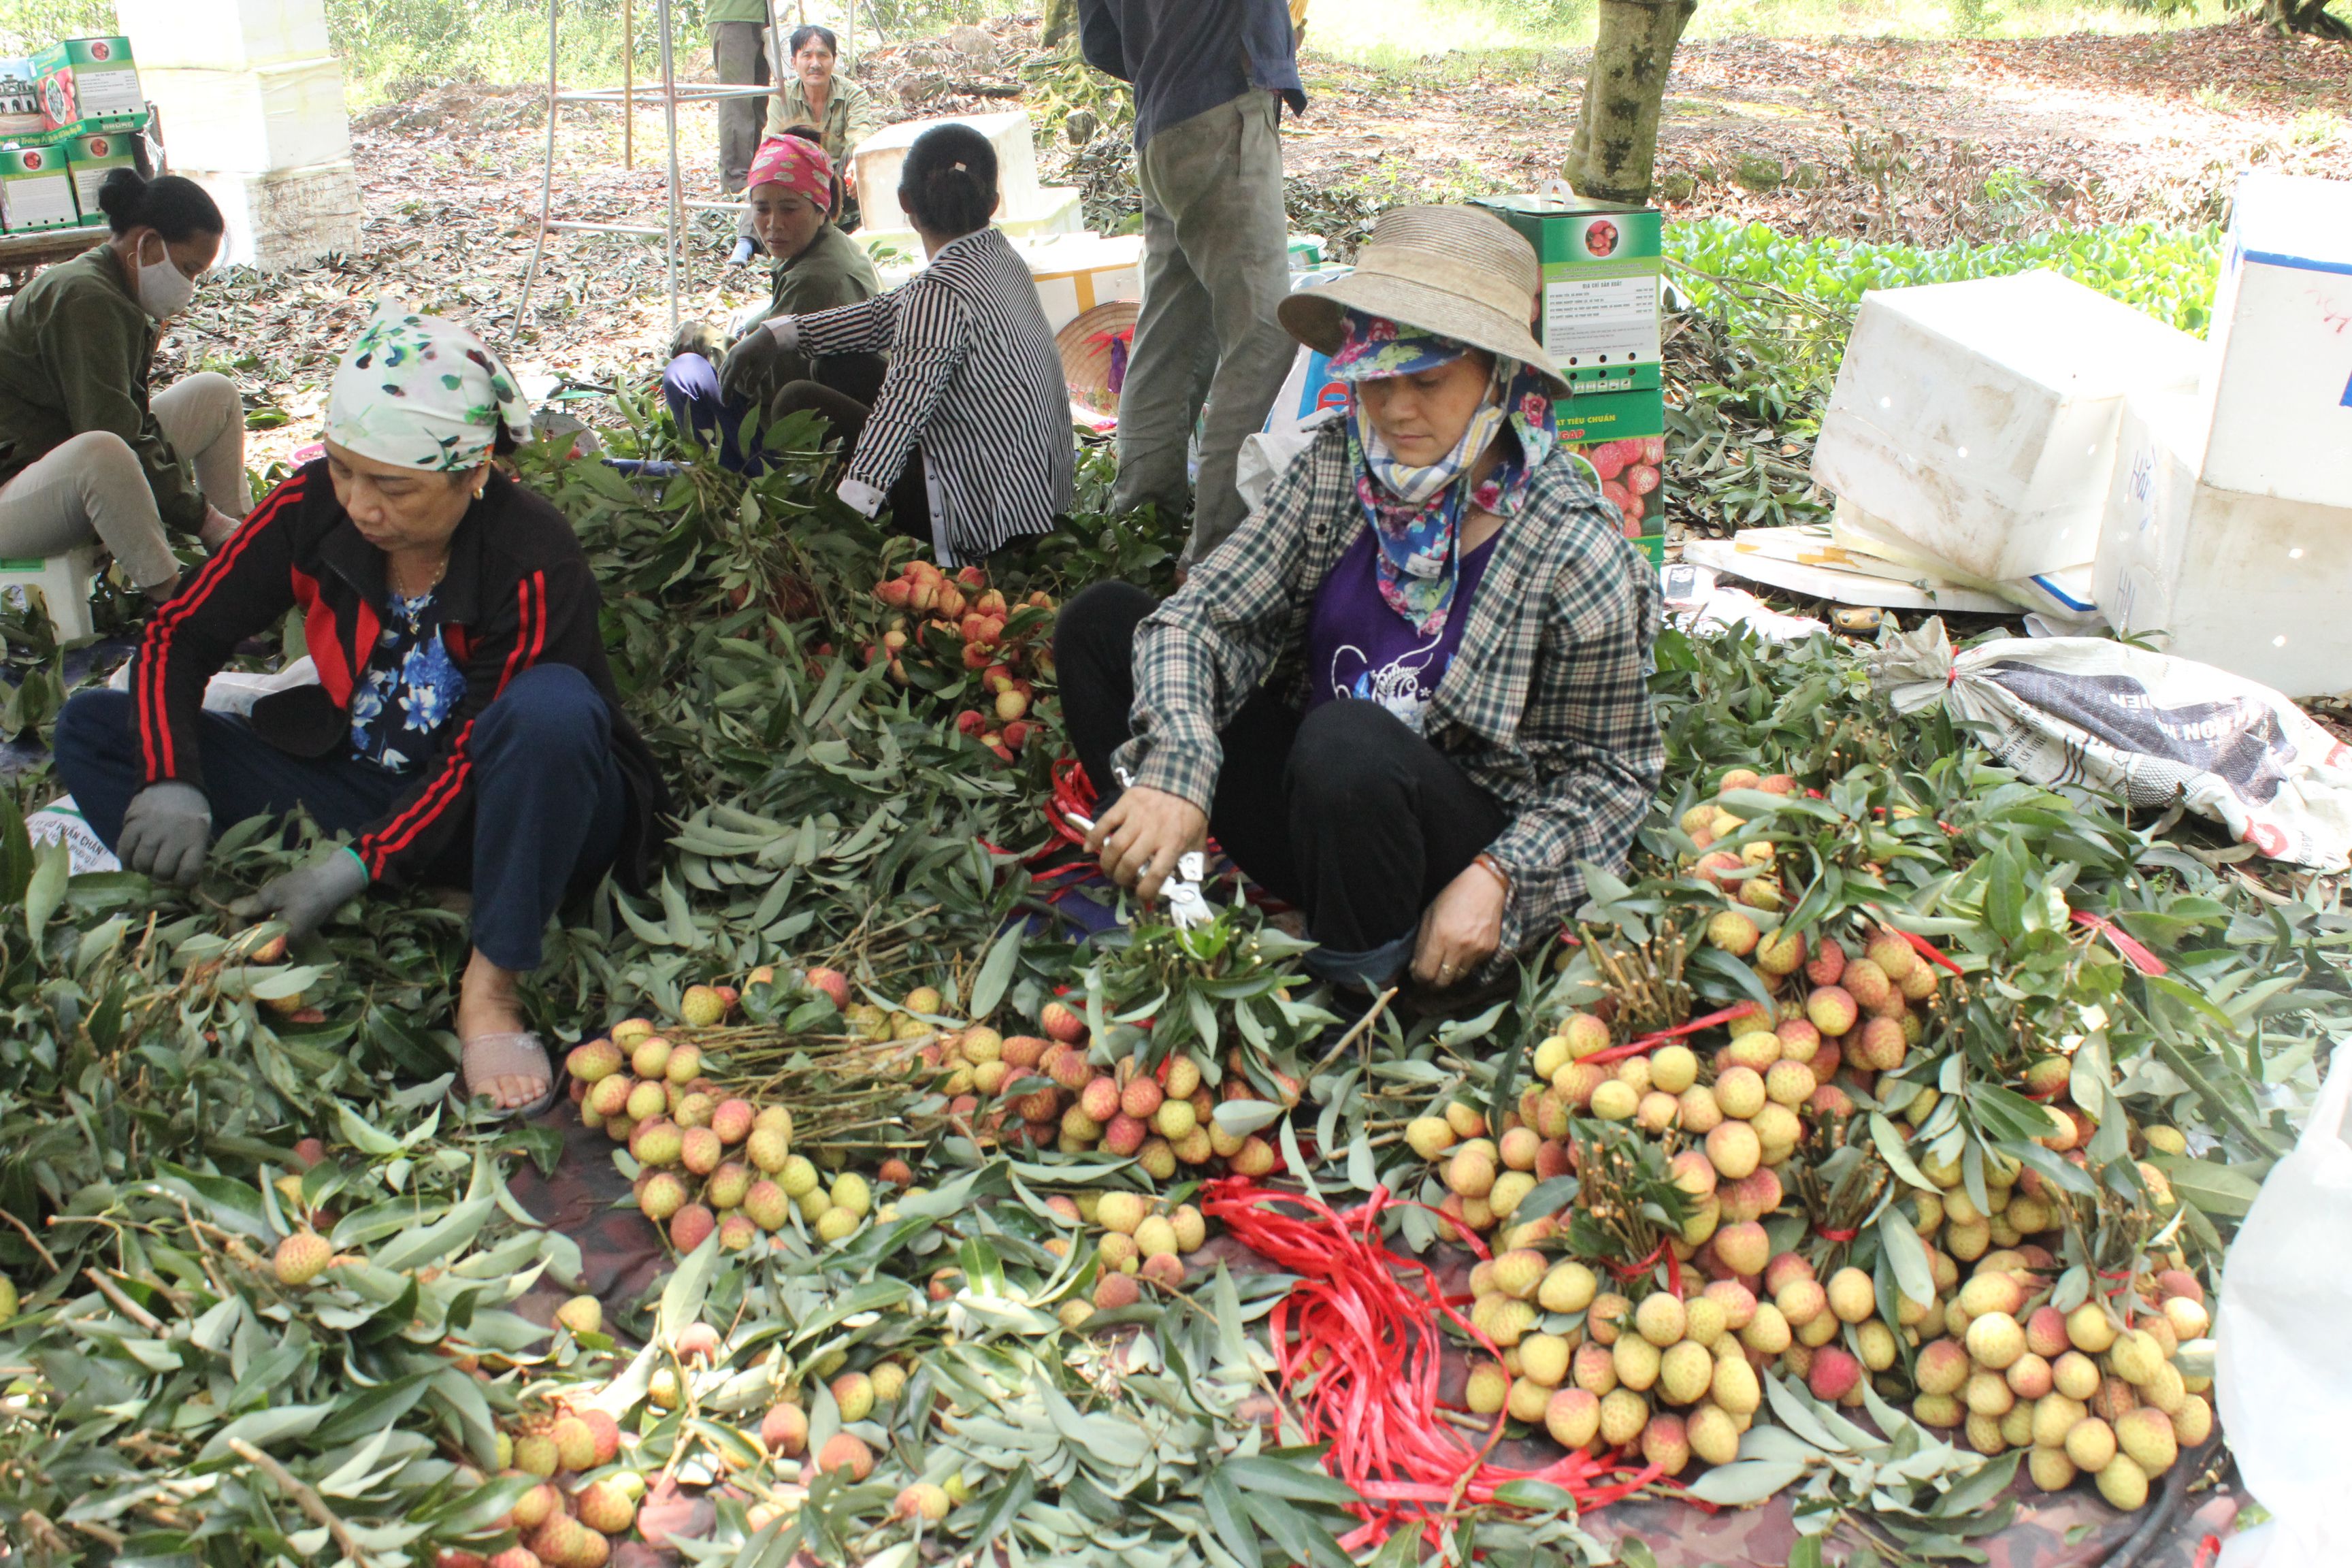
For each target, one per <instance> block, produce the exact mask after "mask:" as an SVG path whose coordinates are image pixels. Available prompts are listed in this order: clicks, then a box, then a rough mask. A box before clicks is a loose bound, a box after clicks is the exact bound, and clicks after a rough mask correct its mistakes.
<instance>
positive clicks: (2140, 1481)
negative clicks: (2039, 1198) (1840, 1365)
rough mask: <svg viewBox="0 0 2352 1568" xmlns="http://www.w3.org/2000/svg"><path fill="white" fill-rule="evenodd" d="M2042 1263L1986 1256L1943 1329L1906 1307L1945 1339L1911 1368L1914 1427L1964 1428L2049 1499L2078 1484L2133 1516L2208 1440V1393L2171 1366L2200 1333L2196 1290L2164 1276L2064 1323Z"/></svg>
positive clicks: (2180, 1273) (2174, 1272)
mask: <svg viewBox="0 0 2352 1568" xmlns="http://www.w3.org/2000/svg"><path fill="white" fill-rule="evenodd" d="M2035 1250H2036V1251H2037V1252H2038V1250H2039V1249H2035ZM2038 1262H2039V1263H2043V1264H2044V1265H2045V1266H2046V1259H2043V1258H2034V1257H2033V1256H2032V1255H2031V1254H2027V1253H2024V1252H2011V1251H2002V1252H1996V1253H1989V1254H1987V1255H1986V1256H1985V1258H1982V1259H1981V1260H1979V1263H1978V1266H1977V1268H1976V1271H1975V1273H1974V1274H1973V1276H1972V1277H1971V1278H1970V1279H1969V1281H1968V1282H1967V1283H1966V1284H1964V1285H1962V1286H1960V1288H1959V1289H1958V1292H1957V1293H1955V1294H1954V1295H1953V1296H1952V1298H1951V1300H1949V1301H1948V1303H1946V1304H1944V1306H1943V1308H1942V1310H1941V1313H1940V1321H1938V1314H1937V1313H1936V1312H1935V1311H1934V1310H1918V1309H1916V1307H1915V1304H1914V1303H1911V1302H1908V1301H1906V1302H1905V1303H1904V1314H1905V1316H1906V1318H1911V1317H1915V1316H1916V1318H1917V1319H1918V1320H1919V1326H1920V1331H1923V1332H1924V1331H1930V1330H1933V1329H1935V1328H1938V1327H1940V1328H1941V1329H1942V1330H1943V1337H1941V1338H1938V1339H1934V1340H1931V1341H1929V1342H1927V1343H1926V1344H1924V1345H1922V1346H1920V1347H1919V1352H1918V1356H1917V1359H1916V1361H1915V1363H1913V1367H1912V1375H1913V1377H1914V1379H1915V1381H1916V1384H1917V1386H1918V1390H1919V1392H1918V1396H1917V1397H1916V1399H1914V1400H1913V1401H1912V1405H1911V1414H1912V1415H1913V1417H1914V1418H1915V1419H1916V1420H1917V1421H1918V1422H1919V1423H1920V1425H1922V1426H1935V1427H1944V1428H1949V1427H1958V1428H1961V1429H1962V1431H1963V1433H1964V1435H1965V1436H1966V1439H1967V1441H1968V1443H1969V1447H1973V1448H1975V1449H1976V1450H1977V1451H1978V1452H1979V1453H1982V1454H1998V1453H2000V1452H2001V1451H2003V1450H2004V1449H2008V1448H2024V1449H2027V1450H2028V1451H2029V1452H2028V1456H2027V1468H2028V1469H2029V1470H2030V1471H2031V1473H2032V1477H2033V1480H2034V1483H2035V1484H2036V1485H2037V1486H2040V1487H2041V1488H2042V1489H2043V1490H2045V1491H2056V1490H2058V1489H2060V1488H2062V1487H2064V1486H2066V1485H2068V1484H2069V1483H2071V1482H2072V1481H2073V1480H2074V1478H2075V1476H2076V1475H2077V1474H2078V1473H2087V1474H2089V1475H2091V1476H2093V1477H2094V1478H2095V1479H2096V1480H2097V1482H2098V1488H2099V1493H2100V1495H2101V1496H2102V1497H2105V1499H2106V1500H2107V1501H2108V1502H2110V1503H2112V1504H2113V1505H2114V1506H2116V1508H2120V1509H2136V1508H2138V1507H2139V1506H2140V1505H2142V1504H2143V1503H2145V1502H2147V1493H2148V1483H2149V1481H2150V1480H2151V1479H2153V1478H2155V1477H2158V1476H2161V1475H2162V1474H2164V1472H2165V1471H2167V1470H2168V1469H2170V1468H2172V1465H2173V1463H2174V1461H2175V1460H2177V1459H2178V1458H2179V1456H2180V1453H2181V1451H2182V1450H2183V1449H2185V1448H2193V1447H2196V1446H2197V1445H2199V1444H2200V1443H2202V1442H2203V1441H2204V1440H2205V1439H2206V1438H2207V1437H2208V1436H2210V1435H2211V1433H2212V1430H2213V1408H2212V1406H2211V1405H2210V1404H2209V1403H2207V1401H2206V1399H2205V1398H2204V1394H2205V1393H2206V1391H2207V1390H2208V1389H2210V1387H2211V1380H2210V1379H2209V1378H2206V1377H2202V1376H2189V1375H2187V1374H2184V1373H2182V1372H2181V1370H2180V1368H2179V1366H2178V1365H2176V1364H2174V1358H2175V1356H2176V1355H2178V1353H2179V1348H2180V1346H2181V1344H2182V1343H2183V1342H2188V1341H2191V1340H2200V1339H2202V1338H2204V1337H2205V1335H2206V1333H2207V1331H2208V1330H2209V1329H2210V1318H2209V1317H2208V1315H2207V1312H2206V1308H2205V1290H2204V1287H2203V1286H2202V1285H2201V1284H2200V1283H2199V1282H2198V1280H2197V1278H2196V1276H2194V1275H2192V1274H2189V1273H2188V1272H2186V1271H2185V1270H2182V1269H2178V1268H2170V1269H2165V1270H2163V1271H2161V1272H2158V1273H2154V1274H2150V1275H2145V1276H2143V1277H2142V1278H2141V1279H2139V1280H2138V1281H2137V1285H2138V1288H2137V1289H2135V1290H2128V1291H2125V1292H2122V1293H2120V1294H2119V1295H2118V1296H2117V1297H2116V1298H2115V1299H2114V1300H2113V1301H2112V1302H2107V1301H2103V1300H2099V1299H2096V1298H2094V1299H2092V1300H2084V1301H2083V1302H2081V1303H2080V1304H2079V1305H2077V1306H2076V1307H2075V1308H2074V1310H2072V1311H2063V1312H2062V1311H2061V1310H2059V1309H2058V1308H2057V1307H2056V1306H2054V1305H2052V1304H2051V1303H2050V1301H2049V1299H2048V1298H2049V1292H2048V1291H2047V1289H2044V1288H2043V1285H2042V1275H2041V1273H2040V1272H2039V1271H2038V1270H2037V1268H2035V1267H2034V1265H2035V1264H2036V1263H2038Z"/></svg>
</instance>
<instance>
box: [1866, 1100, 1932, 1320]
mask: <svg viewBox="0 0 2352 1568" xmlns="http://www.w3.org/2000/svg"><path fill="white" fill-rule="evenodd" d="M1870 1141H1871V1142H1872V1143H1874V1144H1875V1145H1876V1146H1877V1148H1878V1153H1879V1157H1880V1158H1881V1159H1883V1160H1885V1162H1886V1166H1887V1169H1889V1170H1891V1171H1893V1172H1894V1173H1895V1174H1896V1175H1898V1176H1900V1177H1902V1178H1903V1179H1904V1180H1905V1181H1906V1182H1908V1183H1910V1184H1912V1185H1913V1186H1915V1187H1916V1188H1918V1189H1919V1190H1920V1191H1922V1192H1929V1193H1932V1192H1934V1191H1936V1190H1937V1189H1936V1184H1935V1183H1933V1182H1931V1181H1929V1180H1928V1179H1927V1177H1926V1176H1924V1175H1922V1174H1920V1172H1919V1167H1918V1165H1917V1164H1916V1163H1914V1162H1913V1161H1912V1158H1911V1152H1910V1150H1908V1149H1906V1148H1905V1147H1904V1146H1903V1134H1902V1133H1900V1132H1898V1131H1895V1123H1894V1122H1892V1121H1888V1120H1887V1119H1886V1118H1885V1115H1883V1114H1882V1113H1880V1112H1878V1111H1875V1110H1874V1111H1872V1112H1871V1113H1870ZM1904 1293H1905V1294H1906V1295H1908V1294H1910V1287H1908V1286H1906V1287H1904ZM1912 1300H1916V1301H1925V1300H1927V1297H1925V1296H1914V1297H1912Z"/></svg>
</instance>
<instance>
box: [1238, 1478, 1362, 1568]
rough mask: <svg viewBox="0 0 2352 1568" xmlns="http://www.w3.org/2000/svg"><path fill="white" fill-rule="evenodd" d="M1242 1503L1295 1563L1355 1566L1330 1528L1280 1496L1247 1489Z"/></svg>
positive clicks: (1334, 1567) (1352, 1567)
mask: <svg viewBox="0 0 2352 1568" xmlns="http://www.w3.org/2000/svg"><path fill="white" fill-rule="evenodd" d="M1242 1507H1243V1508H1244V1509H1245V1510H1248V1513H1249V1516H1250V1517H1251V1518H1252V1519H1254V1520H1255V1521H1257V1524H1258V1528H1259V1529H1260V1530H1263V1531H1265V1535H1266V1539H1267V1540H1269V1541H1271V1542H1274V1543H1275V1545H1276V1546H1277V1547H1279V1548H1281V1549H1282V1550H1283V1551H1284V1552H1287V1553H1288V1554H1289V1556H1290V1560H1291V1561H1292V1562H1294V1563H1326V1564H1329V1565H1330V1568H1354V1564H1353V1563H1350V1562H1349V1557H1348V1554H1347V1553H1346V1552H1342V1551H1340V1550H1339V1542H1337V1541H1334V1540H1333V1539H1332V1538H1331V1532H1330V1531H1328V1530H1326V1529H1324V1528H1323V1527H1322V1526H1321V1525H1319V1524H1318V1523H1316V1522H1315V1521H1313V1520H1310V1519H1308V1518H1307V1516H1306V1515H1305V1514H1303V1513H1301V1512H1299V1511H1298V1510H1297V1509H1295V1508H1293V1507H1291V1506H1290V1505H1289V1504H1288V1503H1286V1502H1285V1501H1283V1500H1282V1499H1280V1498H1278V1497H1273V1496H1270V1495H1268V1494H1266V1493H1265V1492H1244V1493H1243V1494H1242Z"/></svg>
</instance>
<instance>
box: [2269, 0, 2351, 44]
mask: <svg viewBox="0 0 2352 1568" xmlns="http://www.w3.org/2000/svg"><path fill="white" fill-rule="evenodd" d="M2327 6H2328V0H2263V21H2265V22H2268V23H2269V24H2270V25H2271V26H2273V27H2274V28H2276V29H2277V30H2278V31H2280V32H2282V33H2309V34H2311V35H2313V36H2314V37H2321V38H2335V39H2337V40H2339V41H2340V40H2343V39H2347V38H2352V22H2347V21H2346V20H2345V19H2344V18H2343V17H2341V16H2336V15H2334V14H2332V13H2331V12H2330V11H2329V10H2328V9H2327Z"/></svg>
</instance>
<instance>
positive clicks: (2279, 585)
mask: <svg viewBox="0 0 2352 1568" xmlns="http://www.w3.org/2000/svg"><path fill="white" fill-rule="evenodd" d="M2205 443H2206V426H2205V416H2204V408H2203V405H2202V403H2201V401H2200V398H2199V395H2197V394H2196V393H2193V392H2151V393H2135V394H2134V395H2132V396H2131V397H2130V398H2129V399H2127V400H2126V404H2125V407H2124V415H2123V419H2122V421H2121V427H2120V428H2119V430H2118V431H2117V433H2116V475H2115V483H2114V485H2113V486H2112V487H2111V488H2110V489H2109V490H2108V493H2107V506H2106V516H2105V523H2104V526H2103V527H2102V528H2101V530H2100V532H2099V554H2098V561H2097V563H2096V566H2095V576H2094V593H2095V597H2096V598H2097V600H2098V602H2099V608H2100V609H2101V610H2103V611H2105V614H2106V617H2107V619H2108V621H2109V622H2110V623H2112V624H2113V625H2114V626H2115V627H2116V630H2118V631H2120V632H2122V633H2124V634H2126V636H2131V637H2144V638H2147V639H2148V640H2150V641H2151V642H2153V643H2154V644H2155V645H2156V646H2157V647H2160V648H2162V649H2163V650H2164V651H2165V652H2167V653H2171V654H2178V655H2179V656H2180V657H2181V658H2193V659H2196V660H2198V661H2200V663H2204V664H2210V665H2214V666H2216V667H2218V668H2222V669H2226V670H2229V671H2230V672H2231V674H2233V675H2242V676H2244V677H2246V678H2247V679H2251V680H2259V681H2261V682H2262V683H2263V685H2265V686H2270V687H2275V688H2276V689H2279V690H2281V691H2284V692H2285V693H2287V694H2288V695H2289V696H2294V697H2311V696H2322V695H2333V694H2335V693H2336V692H2341V691H2345V690H2347V689H2352V616H2347V615H2346V614H2345V613H2344V606H2345V604H2346V603H2347V599H2352V506H2321V505H2319V504H2317V503H2316V502H2313V501H2302V500H2284V499H2282V498H2280V497H2278V496H2269V495H2255V494H2252V493H2249V492H2247V491H2244V490H2233V489H2223V488H2222V487H2221V486H2219V485H2215V484H2212V483H2210V482H2208V481H2206V480H2204V479H2200V478H2199V469H2200V466H2202V467H2203V468H2205V469H2206V470H2207V471H2208V472H2209V473H2210V466H2211V459H2210V453H2209V451H2208V449H2207V447H2206V444H2205Z"/></svg>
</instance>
